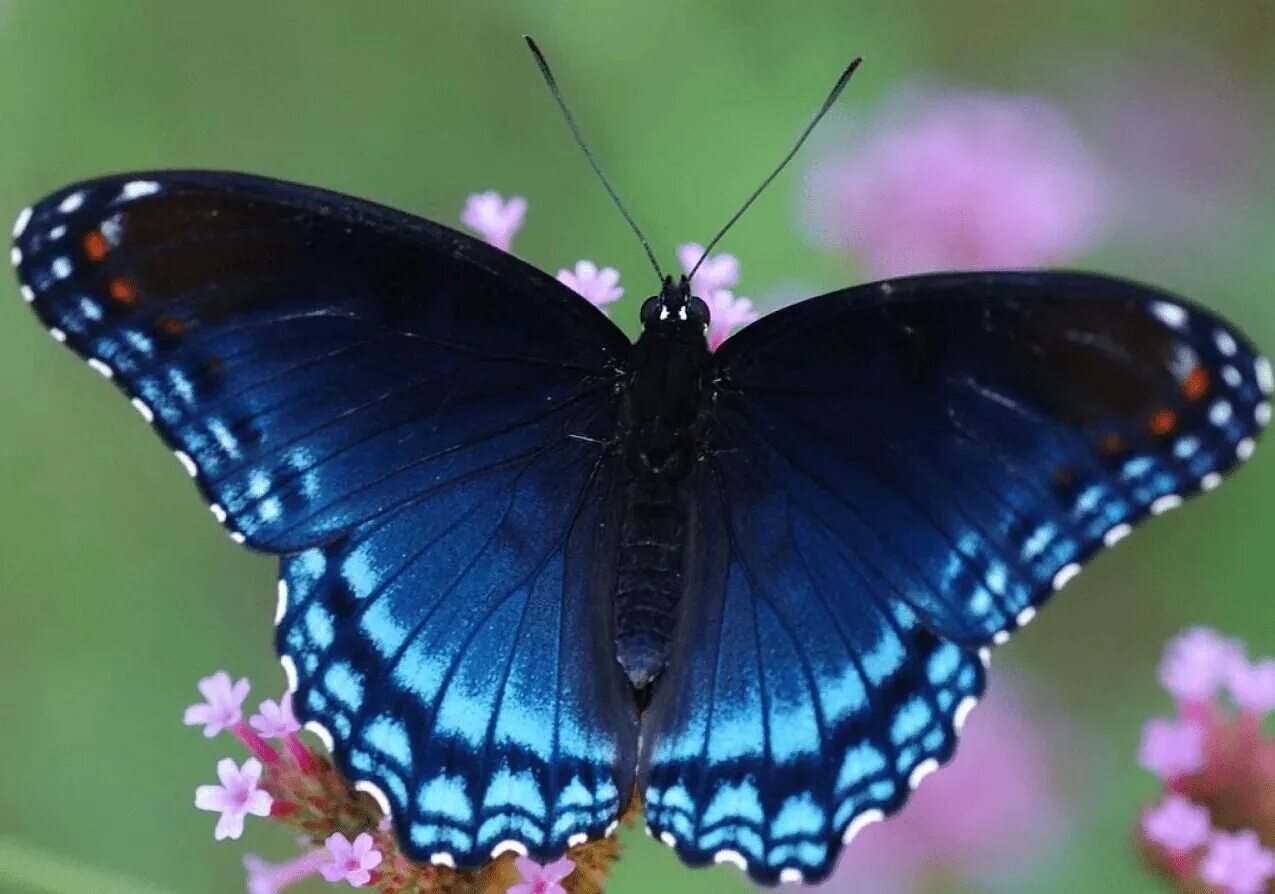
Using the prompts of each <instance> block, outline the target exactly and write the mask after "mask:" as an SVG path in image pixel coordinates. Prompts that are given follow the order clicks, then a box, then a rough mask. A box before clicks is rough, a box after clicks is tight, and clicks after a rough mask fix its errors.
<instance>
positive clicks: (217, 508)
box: [208, 503, 226, 524]
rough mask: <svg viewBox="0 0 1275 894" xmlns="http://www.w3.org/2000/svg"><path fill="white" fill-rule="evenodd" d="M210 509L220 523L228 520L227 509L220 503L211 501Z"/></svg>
mask: <svg viewBox="0 0 1275 894" xmlns="http://www.w3.org/2000/svg"><path fill="white" fill-rule="evenodd" d="M208 511H209V512H211V513H212V514H213V518H215V519H217V523H218V524H224V523H225V521H226V510H225V509H222V508H221V504H220V503H211V504H209V506H208Z"/></svg>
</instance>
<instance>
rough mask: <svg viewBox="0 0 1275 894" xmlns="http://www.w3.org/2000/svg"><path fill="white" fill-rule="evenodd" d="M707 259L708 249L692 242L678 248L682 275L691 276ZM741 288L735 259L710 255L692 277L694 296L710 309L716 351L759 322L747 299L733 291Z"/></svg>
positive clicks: (711, 338) (710, 330)
mask: <svg viewBox="0 0 1275 894" xmlns="http://www.w3.org/2000/svg"><path fill="white" fill-rule="evenodd" d="M703 255H704V246H702V245H700V244H699V243H698V242H688V243H686V244H685V245H680V246H678V249H677V260H678V263H680V264H681V265H682V271H683V272H684V273H686V274H688V275H689V274H690V272H691V271H692V270H694V269H695V264H696V263H697V262H698V261H699V259H700V258H701V257H703ZM737 285H739V261H738V260H737V259H736V258H735V256H734V255H728V254H720V255H710V256H708V257H707V258H704V263H703V264H700V268H699V270H697V271H696V273H695V275H694V276H693V277H691V294H693V295H695V296H696V297H698V298H701V299H702V300H703V301H704V303H705V304H707V305H708V312H709V325H708V349H709V350H710V351H716V350H717V349H718V348H720V347H721V346H722V342H724V341H726V339H727V338H728V337H729V336H730V334H731V333H732V332H734V331H735V330H736V329H740V328H742V327H744V326H747V325H748V324H749V323H753V322H756V320H757V319H758V314H757V311H756V310H754V309H753V303H752V301H750V300H749V299H747V298H739V297H736V296H735V293H734V292H733V291H731V290H732V289H733V288H734V287H735V286H737Z"/></svg>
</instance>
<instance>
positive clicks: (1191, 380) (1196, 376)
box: [1182, 366, 1209, 400]
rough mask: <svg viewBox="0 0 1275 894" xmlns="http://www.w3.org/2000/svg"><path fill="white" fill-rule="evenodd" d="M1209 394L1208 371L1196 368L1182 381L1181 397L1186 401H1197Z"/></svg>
mask: <svg viewBox="0 0 1275 894" xmlns="http://www.w3.org/2000/svg"><path fill="white" fill-rule="evenodd" d="M1208 392H1209V371H1208V370H1207V369H1205V368H1204V367H1202V366H1197V367H1196V368H1195V369H1193V370H1191V372H1190V373H1188V374H1187V377H1186V378H1185V379H1183V380H1182V396H1183V397H1185V398H1186V399H1187V400H1199V399H1200V398H1202V397H1204V395H1206V394H1208Z"/></svg>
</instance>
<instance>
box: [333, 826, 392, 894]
mask: <svg viewBox="0 0 1275 894" xmlns="http://www.w3.org/2000/svg"><path fill="white" fill-rule="evenodd" d="M323 846H324V847H326V848H327V849H328V855H329V856H330V857H331V862H328V863H324V864H323V866H322V867H321V868H320V869H319V871H320V872H321V873H323V877H324V878H325V879H327V880H328V881H330V882H339V881H341V880H342V879H345V880H346V881H347V882H349V883H350V884H351V885H352V886H353V887H355V888H361V887H363V886H364V885H366V884H367V883H368V882H369V881H371V880H372V870H373V869H375V868H376V867H377V866H380V865H381V852H380V851H378V850H377V849H376V848H374V847H372V836H371V835H369V834H368V833H366V832H363V833H361V834H360V835H359V836H358V837H357V838H355V839H354V842H353V843H351V842H350V840H349V839H347V838H346V837H345V836H344V835H342V834H341V833H340V832H335V833H333V834H332V835H329V836H328V840H327V841H325V842H324V843H323Z"/></svg>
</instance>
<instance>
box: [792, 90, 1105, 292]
mask: <svg viewBox="0 0 1275 894" xmlns="http://www.w3.org/2000/svg"><path fill="white" fill-rule="evenodd" d="M1109 196H1110V185H1109V184H1108V183H1107V182H1106V177H1105V175H1104V173H1103V170H1102V169H1101V167H1100V165H1099V164H1098V162H1097V161H1096V159H1095V158H1094V156H1093V155H1092V154H1091V153H1090V151H1089V150H1088V149H1087V148H1086V146H1085V145H1084V143H1083V142H1082V141H1081V140H1080V138H1079V137H1078V136H1077V135H1076V133H1075V132H1074V131H1073V130H1072V128H1071V127H1070V126H1069V124H1068V123H1067V121H1066V119H1065V118H1064V117H1063V115H1062V113H1061V112H1060V111H1059V110H1058V109H1056V108H1055V107H1053V106H1052V105H1050V104H1049V103H1047V102H1045V101H1044V100H1041V99H1036V98H1031V97H1020V96H1001V95H997V94H992V93H977V92H955V91H954V92H942V93H929V94H911V95H908V96H905V97H903V98H901V99H898V100H896V101H895V102H893V103H892V104H890V105H888V106H887V108H886V110H885V112H884V113H883V114H882V115H881V117H880V120H879V121H878V122H877V123H876V125H875V127H874V128H873V130H872V131H871V132H870V133H869V135H868V136H867V138H866V139H865V140H864V141H863V142H862V143H861V144H860V145H859V146H858V147H856V148H854V149H853V150H848V151H847V152H845V153H842V154H837V155H833V156H830V157H826V158H825V159H823V160H822V161H819V162H816V163H815V164H814V165H813V166H812V167H811V168H810V170H809V172H808V175H807V178H806V201H805V203H804V213H805V216H806V225H807V227H808V229H809V230H810V232H811V234H812V235H813V236H814V237H815V238H816V239H817V240H818V241H819V242H820V243H822V244H824V245H827V246H829V247H832V248H836V249H840V250H848V251H852V252H853V253H854V254H855V255H856V256H857V257H858V259H859V261H860V263H861V264H862V265H863V266H864V267H865V268H866V270H867V271H868V272H869V273H870V274H872V275H874V276H897V275H900V274H910V273H923V272H927V271H934V270H953V269H963V270H968V269H980V268H1005V267H1011V268H1013V267H1041V266H1047V265H1054V264H1058V263H1060V262H1063V261H1068V260H1070V259H1072V258H1074V257H1076V256H1077V255H1079V254H1081V253H1082V252H1084V251H1085V250H1086V249H1088V248H1089V247H1090V246H1091V245H1092V244H1093V243H1094V241H1095V240H1096V239H1097V237H1098V235H1099V234H1100V231H1101V230H1102V229H1104V227H1105V225H1106V224H1107V222H1108V218H1109V216H1110V213H1111V208H1110V204H1111V203H1110V199H1109Z"/></svg>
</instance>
